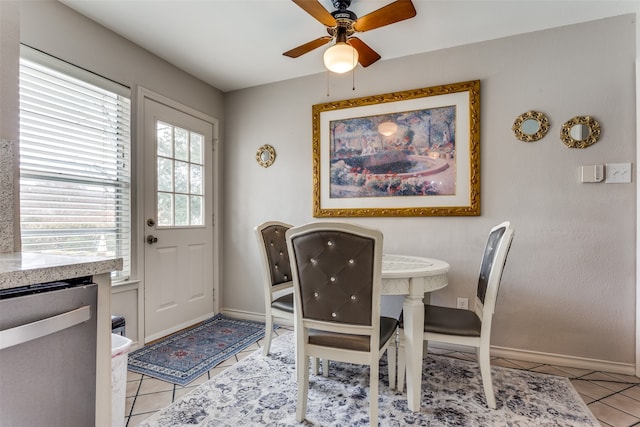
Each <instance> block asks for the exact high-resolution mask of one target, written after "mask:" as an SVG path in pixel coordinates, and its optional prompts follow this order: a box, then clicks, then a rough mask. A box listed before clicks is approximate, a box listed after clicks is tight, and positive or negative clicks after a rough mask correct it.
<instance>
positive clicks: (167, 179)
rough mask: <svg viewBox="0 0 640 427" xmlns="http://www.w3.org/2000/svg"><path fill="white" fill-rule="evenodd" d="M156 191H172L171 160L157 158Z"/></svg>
mask: <svg viewBox="0 0 640 427" xmlns="http://www.w3.org/2000/svg"><path fill="white" fill-rule="evenodd" d="M158 191H173V160H171V159H164V158H162V157H158Z"/></svg>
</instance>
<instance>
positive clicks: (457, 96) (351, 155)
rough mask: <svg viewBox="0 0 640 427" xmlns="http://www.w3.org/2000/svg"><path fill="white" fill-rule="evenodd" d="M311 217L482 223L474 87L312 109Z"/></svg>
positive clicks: (458, 86) (477, 102)
mask: <svg viewBox="0 0 640 427" xmlns="http://www.w3.org/2000/svg"><path fill="white" fill-rule="evenodd" d="M312 112H313V216H314V217H374V216H473V215H480V81H479V80H473V81H468V82H461V83H453V84H446V85H441V86H434V87H428V88H422V89H415V90H408V91H404V92H397V93H388V94H384V95H375V96H369V97H363V98H357V99H349V100H344V101H336V102H329V103H324V104H317V105H314V106H313V110H312Z"/></svg>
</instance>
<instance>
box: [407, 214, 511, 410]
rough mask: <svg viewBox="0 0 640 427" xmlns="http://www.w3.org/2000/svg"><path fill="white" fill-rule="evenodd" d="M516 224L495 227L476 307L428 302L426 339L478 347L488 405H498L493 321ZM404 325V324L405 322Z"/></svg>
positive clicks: (491, 406)
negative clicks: (492, 355) (493, 369)
mask: <svg viewBox="0 0 640 427" xmlns="http://www.w3.org/2000/svg"><path fill="white" fill-rule="evenodd" d="M513 233H514V228H513V226H512V225H511V223H510V222H503V223H502V224H499V225H497V226H495V227H493V228H492V229H491V232H490V233H489V238H488V239H487V244H486V246H485V248H484V254H483V256H482V262H481V264H480V274H479V278H478V287H477V291H476V298H475V304H474V309H473V311H472V310H464V309H458V308H450V307H439V306H434V305H429V304H425V309H424V340H425V341H436V342H442V343H447V344H455V345H464V346H469V347H475V348H476V354H477V357H478V364H479V365H480V374H481V375H482V385H483V388H484V395H485V399H486V401H487V406H488V407H489V408H491V409H495V408H496V398H495V395H494V391H493V382H492V380H491V365H490V354H489V350H490V348H489V346H490V343H491V322H492V319H493V313H494V311H495V305H496V300H497V298H498V290H499V288H500V280H501V279H502V272H503V270H504V266H505V263H506V261H507V255H508V253H509V248H510V247H511V242H512V240H513ZM401 327H402V324H401ZM405 369H406V366H405V361H404V330H403V329H400V330H399V346H398V390H399V391H402V390H403V388H404V376H405Z"/></svg>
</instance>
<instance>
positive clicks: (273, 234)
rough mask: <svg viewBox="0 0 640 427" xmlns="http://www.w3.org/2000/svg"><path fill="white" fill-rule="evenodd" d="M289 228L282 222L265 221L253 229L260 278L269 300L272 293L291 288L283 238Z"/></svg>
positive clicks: (287, 258) (289, 270) (289, 266)
mask: <svg viewBox="0 0 640 427" xmlns="http://www.w3.org/2000/svg"><path fill="white" fill-rule="evenodd" d="M291 227H292V225H290V224H286V223H284V222H280V221H267V222H264V223H262V224H260V225H258V226H256V227H255V228H254V229H253V230H254V233H255V235H256V238H257V240H258V250H259V252H260V260H261V262H262V276H263V278H264V281H265V291H266V292H267V295H268V297H269V298H272V294H273V292H277V291H280V290H283V289H286V288H291V287H293V282H292V278H291V265H290V263H289V252H288V251H287V240H286V236H285V233H286V232H287V230H288V229H290V228H291Z"/></svg>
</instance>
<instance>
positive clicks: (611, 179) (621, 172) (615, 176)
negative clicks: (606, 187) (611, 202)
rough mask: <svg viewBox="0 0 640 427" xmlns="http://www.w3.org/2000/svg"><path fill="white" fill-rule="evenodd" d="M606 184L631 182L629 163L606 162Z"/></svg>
mask: <svg viewBox="0 0 640 427" xmlns="http://www.w3.org/2000/svg"><path fill="white" fill-rule="evenodd" d="M604 169H605V180H604V182H606V183H607V184H626V183H629V182H631V163H607V164H606V165H605V168H604Z"/></svg>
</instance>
